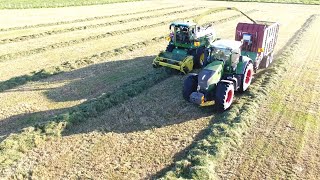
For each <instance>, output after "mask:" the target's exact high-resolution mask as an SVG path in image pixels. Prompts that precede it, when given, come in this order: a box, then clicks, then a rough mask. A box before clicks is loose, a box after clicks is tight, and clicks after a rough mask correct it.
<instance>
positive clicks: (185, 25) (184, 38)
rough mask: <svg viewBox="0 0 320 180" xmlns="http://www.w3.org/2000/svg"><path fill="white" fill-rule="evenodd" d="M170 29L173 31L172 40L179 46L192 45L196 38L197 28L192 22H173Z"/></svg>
mask: <svg viewBox="0 0 320 180" xmlns="http://www.w3.org/2000/svg"><path fill="white" fill-rule="evenodd" d="M169 29H170V31H171V33H170V38H171V40H172V41H173V43H174V44H175V46H179V45H181V44H190V43H191V40H193V39H194V37H195V32H196V29H197V26H196V24H195V23H192V22H188V21H187V22H173V23H171V24H170V26H169Z"/></svg>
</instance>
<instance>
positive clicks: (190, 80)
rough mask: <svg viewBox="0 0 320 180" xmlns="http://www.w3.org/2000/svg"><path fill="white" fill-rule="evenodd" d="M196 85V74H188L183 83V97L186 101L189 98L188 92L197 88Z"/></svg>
mask: <svg viewBox="0 0 320 180" xmlns="http://www.w3.org/2000/svg"><path fill="white" fill-rule="evenodd" d="M197 86H198V75H197V74H190V75H189V76H188V77H187V79H186V80H185V81H184V84H183V92H182V94H183V98H184V99H185V100H187V101H189V99H190V94H191V93H192V92H195V91H196V90H197Z"/></svg>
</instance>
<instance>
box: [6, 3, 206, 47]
mask: <svg viewBox="0 0 320 180" xmlns="http://www.w3.org/2000/svg"><path fill="white" fill-rule="evenodd" d="M204 8H205V7H197V8H190V9H184V10H179V11H172V12H169V13H168V12H167V13H163V14H157V15H150V16H143V17H137V18H130V19H123V20H118V21H113V22H107V23H100V24H92V25H86V26H78V27H72V28H67V29H59V30H52V31H46V32H42V33H38V34H31V35H26V36H19V37H15V38H8V39H1V40H0V44H7V43H14V42H21V41H26V40H30V39H36V38H41V37H46V36H51V35H55V34H61V33H66V32H72V31H79V30H84V29H94V28H99V27H106V26H111V25H117V24H124V23H128V22H133V21H141V20H145V19H151V18H156V17H159V16H168V15H174V14H179V13H184V12H186V11H191V10H192V11H195V10H199V9H204Z"/></svg>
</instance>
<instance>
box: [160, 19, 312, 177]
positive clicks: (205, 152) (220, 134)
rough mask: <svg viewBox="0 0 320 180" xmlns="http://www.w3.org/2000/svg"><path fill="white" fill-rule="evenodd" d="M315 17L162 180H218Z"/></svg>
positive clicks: (301, 42) (213, 122) (308, 21)
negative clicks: (220, 169) (226, 159)
mask: <svg viewBox="0 0 320 180" xmlns="http://www.w3.org/2000/svg"><path fill="white" fill-rule="evenodd" d="M317 16H318V15H312V16H311V17H309V18H308V19H307V20H306V22H305V23H304V24H303V25H302V27H301V28H300V29H299V30H298V31H297V32H296V33H295V35H294V36H293V37H292V38H291V39H290V41H289V43H287V45H286V46H285V47H284V49H283V50H282V51H281V52H280V53H281V54H280V55H277V61H276V62H275V63H274V65H273V66H272V67H270V68H269V69H268V70H265V72H264V74H263V76H260V77H259V78H257V79H256V80H255V82H254V83H253V85H252V87H251V88H250V90H249V91H248V92H246V93H244V95H243V96H242V97H241V99H240V100H239V101H238V102H237V104H234V105H233V106H232V108H231V109H230V110H228V111H225V112H223V113H222V114H220V115H218V116H217V117H216V118H215V119H214V120H212V123H211V125H210V126H209V128H208V131H207V135H206V136H205V137H204V138H203V139H202V140H200V141H198V142H196V144H195V145H194V146H193V147H192V148H191V150H190V151H189V152H188V155H187V157H186V159H185V160H182V161H178V162H176V163H175V167H174V168H173V169H172V170H171V171H168V172H167V173H166V174H165V175H164V177H162V178H163V179H178V178H180V179H217V178H218V177H217V175H216V173H215V167H216V166H217V165H218V162H219V160H221V159H222V158H224V157H225V155H226V154H227V153H228V152H230V151H231V150H232V149H235V148H239V147H240V144H241V141H242V134H243V133H244V132H245V131H246V130H247V129H248V128H249V127H250V126H251V125H252V124H253V123H255V121H256V113H257V111H258V108H259V105H261V104H262V103H263V101H264V99H265V98H266V96H268V94H269V92H270V91H271V90H272V89H274V88H276V87H277V84H278V83H280V81H281V77H282V76H283V74H284V72H285V71H286V67H287V65H288V64H289V63H290V60H291V59H292V58H293V55H292V52H293V51H295V50H296V49H297V48H299V45H301V44H303V41H302V39H303V35H304V34H305V32H306V31H307V30H308V28H309V27H310V25H311V24H312V23H313V22H314V20H315V19H316V17H317Z"/></svg>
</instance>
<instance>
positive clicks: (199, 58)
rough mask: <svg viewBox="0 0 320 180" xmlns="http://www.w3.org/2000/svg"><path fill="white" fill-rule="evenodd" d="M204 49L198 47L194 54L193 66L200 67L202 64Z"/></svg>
mask: <svg viewBox="0 0 320 180" xmlns="http://www.w3.org/2000/svg"><path fill="white" fill-rule="evenodd" d="M204 57H205V56H204V49H199V50H198V51H197V54H196V55H195V56H194V61H193V62H194V66H195V68H202V66H203V65H204V60H205V59H204Z"/></svg>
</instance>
